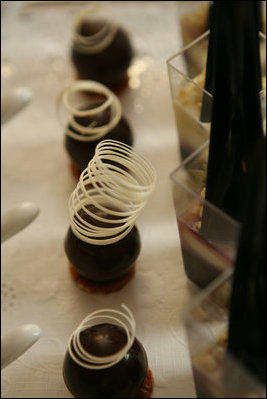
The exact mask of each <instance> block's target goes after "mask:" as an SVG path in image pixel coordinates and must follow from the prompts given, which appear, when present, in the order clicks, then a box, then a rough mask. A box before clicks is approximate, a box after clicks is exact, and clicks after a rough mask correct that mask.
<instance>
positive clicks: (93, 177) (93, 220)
mask: <svg viewBox="0 0 267 399" xmlns="http://www.w3.org/2000/svg"><path fill="white" fill-rule="evenodd" d="M110 162H112V163H110ZM155 179H156V172H155V169H154V167H153V166H152V164H151V163H150V162H149V161H148V160H146V159H145V158H144V157H142V156H141V155H139V154H137V153H136V152H135V151H134V150H133V148H132V147H130V146H128V145H126V144H123V143H120V142H118V141H115V140H103V141H101V142H100V143H99V144H98V145H97V146H96V150H95V155H94V157H93V158H92V159H91V160H90V162H89V164H88V167H87V168H86V169H85V170H84V171H83V172H82V174H81V176H80V179H79V182H78V184H77V187H76V189H75V190H74V191H73V193H72V194H71V196H70V198H69V213H70V225H71V229H72V231H73V233H74V234H75V235H76V236H77V237H78V238H79V239H80V240H82V241H84V242H87V243H90V244H96V245H107V244H113V243H114V242H116V241H119V240H121V239H122V238H123V237H125V236H126V235H127V234H128V233H129V232H130V231H131V229H132V228H133V226H134V224H135V221H136V219H137V217H138V215H139V213H140V212H141V210H142V208H143V207H144V206H145V205H146V203H147V201H148V197H149V196H150V194H151V192H152V190H153V188H154V186H155Z"/></svg>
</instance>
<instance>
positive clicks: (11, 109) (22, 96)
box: [1, 87, 32, 125]
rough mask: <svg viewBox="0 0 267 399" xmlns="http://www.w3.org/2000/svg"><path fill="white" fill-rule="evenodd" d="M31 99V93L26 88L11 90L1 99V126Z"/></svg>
mask: <svg viewBox="0 0 267 399" xmlns="http://www.w3.org/2000/svg"><path fill="white" fill-rule="evenodd" d="M31 99H32V91H31V90H30V89H28V88H27V87H17V88H15V89H11V90H10V91H8V92H7V93H6V94H4V95H3V96H2V99H1V124H2V125H3V124H4V123H6V122H7V121H8V120H9V119H10V118H12V117H13V116H15V115H16V114H17V113H18V112H19V111H21V110H22V109H23V108H24V107H25V106H26V105H27V104H29V102H30V101H31Z"/></svg>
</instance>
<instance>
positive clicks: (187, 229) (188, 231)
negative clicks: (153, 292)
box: [170, 141, 240, 287]
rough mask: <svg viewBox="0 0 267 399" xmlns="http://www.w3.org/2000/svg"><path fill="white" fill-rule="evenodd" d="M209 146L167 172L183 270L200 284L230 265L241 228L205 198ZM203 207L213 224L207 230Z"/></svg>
mask: <svg viewBox="0 0 267 399" xmlns="http://www.w3.org/2000/svg"><path fill="white" fill-rule="evenodd" d="M208 148H209V141H207V142H206V143H205V144H204V145H203V146H201V147H200V148H199V149H198V150H197V151H195V152H194V153H193V154H192V155H191V156H190V157H189V158H187V159H186V160H185V161H183V162H182V163H181V165H180V166H178V168H176V169H175V170H174V171H173V172H172V173H171V176H170V177H171V182H172V196H173V202H174V208H175V213H176V218H177V226H178V230H179V236H180V242H181V249H182V255H183V263H184V268H185V272H186V274H187V276H188V278H189V279H190V280H191V281H193V282H194V283H195V284H197V285H198V286H200V287H206V286H207V285H208V284H210V283H211V282H212V281H213V280H214V279H215V278H216V277H217V276H219V275H220V274H221V273H223V272H224V271H226V270H229V269H231V268H232V267H233V265H234V262H235V256H236V249H237V245H238V240H239V231H240V224H239V223H237V222H236V221H235V220H233V219H232V218H230V217H229V216H228V215H226V214H225V213H224V212H222V211H221V210H220V209H218V208H216V207H215V206H213V205H212V204H211V203H208V202H207V201H205V185H206V173H207V156H208ZM204 210H205V212H209V216H210V218H211V220H212V221H213V222H214V225H215V226H216V228H215V229H213V230H210V231H208V233H207V230H203V220H204V219H203V211H204ZM204 223H205V220H204Z"/></svg>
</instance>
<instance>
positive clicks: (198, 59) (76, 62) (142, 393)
mask: <svg viewBox="0 0 267 399" xmlns="http://www.w3.org/2000/svg"><path fill="white" fill-rule="evenodd" d="M205 3H206V4H205V6H204V8H199V10H198V12H197V14H196V15H193V14H191V15H190V17H185V18H184V19H183V20H182V21H181V28H182V32H183V39H184V40H185V41H187V43H189V42H191V41H192V40H193V39H196V38H197V40H195V41H194V42H193V45H194V44H195V43H197V42H198V43H199V45H200V46H199V47H198V50H197V51H194V50H193V51H191V52H190V54H189V53H188V54H183V55H184V60H185V61H186V62H185V65H183V67H182V73H180V76H179V79H178V80H177V73H176V72H177V71H176V66H174V64H173V65H172V63H171V62H172V60H173V57H172V58H171V59H169V60H168V72H169V77H170V84H171V91H172V100H173V108H174V115H175V119H176V124H177V130H178V135H179V145H180V151H181V158H182V162H181V164H180V165H179V166H178V168H177V169H176V170H175V171H174V172H173V173H172V174H171V176H170V177H171V181H172V195H173V200H174V210H175V214H176V218H177V226H178V233H179V237H180V243H181V251H182V257H183V263H184V269H185V272H186V275H187V277H188V279H189V280H191V281H192V282H193V283H194V284H196V286H198V288H201V289H202V288H207V287H210V284H212V283H214V281H216V279H218V278H220V276H221V275H222V274H224V273H225V272H227V273H231V274H232V273H233V271H234V269H235V265H236V262H237V260H238V259H239V246H240V235H241V233H242V223H240V222H239V221H237V220H236V218H235V217H234V216H231V215H229V214H228V213H227V212H226V211H224V210H223V209H220V208H219V206H217V204H215V205H214V204H212V203H211V202H210V201H209V199H207V190H206V188H207V186H209V184H208V183H209V182H210V167H209V161H210V158H209V155H210V154H209V151H210V148H211V147H212V146H211V145H210V141H209V139H210V138H212V137H213V134H214V126H213V121H212V117H213V112H214V109H215V110H216V106H215V108H213V105H214V104H213V96H212V95H211V94H210V92H209V91H208V90H207V89H206V80H207V75H208V74H209V71H208V68H207V67H206V64H207V54H206V55H205V56H203V54H204V52H206V53H207V50H208V39H209V34H210V33H209V32H208V31H207V24H208V13H209V12H210V11H209V7H208V4H209V2H205ZM192 25H195V27H196V30H194V29H193V28H192ZM231 26H232V25H231ZM72 33H73V35H72V42H71V54H70V57H71V62H72V65H73V67H74V70H75V72H74V74H75V77H74V79H73V81H72V82H71V83H70V84H68V86H67V87H65V88H62V91H61V93H60V94H59V96H58V99H57V112H58V114H57V116H58V119H59V121H60V123H61V127H62V130H61V133H62V132H63V136H64V138H63V141H64V147H65V150H66V153H67V155H68V158H69V166H70V173H71V174H72V175H73V177H74V178H75V184H76V187H75V189H74V190H73V191H72V193H71V194H70V196H69V199H68V213H69V226H68V230H67V231H66V234H65V238H64V242H62V246H63V247H64V252H65V256H66V264H67V270H68V272H69V275H70V277H71V279H72V280H71V281H72V282H74V283H75V284H76V285H77V286H78V287H79V288H80V289H81V290H82V291H85V292H86V293H87V294H88V295H89V296H90V295H93V294H100V295H104V299H106V300H107V302H108V301H109V294H111V293H114V292H116V291H118V290H121V289H122V288H123V287H125V286H126V285H127V283H128V282H129V281H131V279H132V278H133V277H134V276H135V273H137V272H138V268H137V260H138V257H139V255H140V252H141V248H142V240H141V238H142V237H141V235H140V232H139V229H138V227H137V225H136V222H137V220H138V217H139V215H140V214H141V212H142V210H143V209H144V207H145V206H146V205H147V203H148V201H149V198H150V197H151V195H152V193H153V190H154V189H155V185H156V171H155V167H154V166H153V164H152V163H151V162H150V161H149V160H148V159H147V158H146V157H144V156H143V155H142V154H140V153H139V152H137V151H136V150H135V148H134V144H135V135H134V131H133V129H132V127H131V124H130V123H129V122H128V120H127V118H126V117H125V115H124V110H123V106H122V102H121V101H120V94H121V93H122V90H126V88H127V70H128V68H129V66H130V65H131V61H132V58H133V55H134V49H133V47H132V44H131V40H130V38H129V36H128V35H127V33H126V31H124V29H123V28H122V27H120V26H118V25H117V24H115V23H114V22H113V21H109V20H106V19H103V18H95V17H94V15H92V13H91V11H90V12H89V13H86V12H83V14H81V15H78V17H77V18H76V20H75V24H74V28H73V32H72ZM187 34H189V36H187ZM191 34H192V35H195V36H194V37H192V35H191ZM262 38H263V39H264V37H262ZM190 46H191V45H190V43H189V45H188V46H187V47H186V50H185V51H187V50H188V49H190ZM183 50H184V49H183ZM185 71H186V72H187V73H188V76H186V74H185ZM188 71H189V72H188ZM262 78H263V82H265V81H264V77H262ZM264 84H265V83H264ZM262 100H263V102H264V97H262ZM204 104H205V109H204ZM215 105H217V104H215ZM217 107H218V106H217ZM217 109H218V108H217ZM262 110H263V107H262ZM208 188H209V187H208ZM209 193H210V191H209V192H208V194H209ZM207 216H208V217H207ZM207 220H208V221H209V220H212V223H211V226H210V225H208V223H207ZM228 288H229V287H228V286H227V289H228ZM226 296H227V299H229V297H230V292H229V290H228V291H227V293H226ZM229 307H230V304H229V301H227V305H226V306H225V308H226V309H227V311H229ZM187 311H188V310H187ZM218 312H220V310H219V311H218ZM215 313H216V312H215ZM217 316H218V317H219V316H220V314H219V313H218V314H217V315H215V318H216V317H217ZM227 317H229V315H227V316H226V318H227ZM186 320H187V321H188V313H187V319H186ZM191 321H192V320H191ZM224 321H225V320H224ZM194 322H195V321H194V320H193V321H192V324H190V323H189V324H190V326H189V327H190V328H191V327H192V325H193V324H194ZM204 324H205V323H204ZM187 327H188V326H187ZM206 327H208V326H207V325H205V326H204V329H205V328H206ZM220 327H221V326H220ZM227 328H228V326H225V323H223V328H220V331H219V332H220V334H219V335H218V334H217V331H216V337H218V336H219V338H218V340H217V341H216V340H215V341H214V340H213V341H212V342H209V344H208V345H207V346H206V347H205V348H204V349H203V346H202V349H203V350H202V351H201V352H198V353H197V355H196V356H193V357H192V359H191V360H192V366H193V375H194V380H195V384H196V389H197V395H198V396H199V397H202V396H201V395H210V396H207V397H216V396H217V395H220V393H219V392H217V391H216V383H217V382H216V381H218V380H220V383H221V379H222V376H223V367H224V362H225V359H226V358H225V352H226V351H227V347H228V338H229V342H230V343H231V336H230V337H228V335H227ZM207 373H210V379H207V380H206V375H207ZM63 378H64V382H65V385H66V387H67V389H68V390H69V392H70V393H71V395H73V396H74V397H78V398H79V397H81V398H82V397H92V398H93V397H133V398H134V397H150V396H151V395H152V392H153V385H154V379H153V370H151V369H150V367H149V359H148V358H147V355H146V351H145V348H144V347H143V345H142V343H141V342H140V341H139V340H138V339H137V337H136V324H135V318H134V314H133V313H132V311H131V310H130V309H129V308H128V307H127V306H126V305H124V304H123V305H122V309H120V310H118V309H115V308H114V309H112V308H111V307H104V308H103V309H98V310H95V311H93V312H92V313H90V314H89V315H87V316H86V317H85V318H84V319H83V320H82V321H81V322H80V324H79V325H78V326H77V328H76V329H75V330H74V331H73V333H72V334H71V336H70V338H69V342H68V346H67V350H66V352H65V357H64V362H63ZM210 380H212V381H215V388H214V387H213V386H209V384H210ZM213 388H214V389H213ZM220 388H221V387H220ZM231 389H232V387H231ZM203 392H204V393H203ZM230 392H231V393H232V390H231V391H230ZM260 392H261V391H260ZM227 394H228V392H227ZM238 394H239V393H237V394H236V395H238ZM253 394H254V386H253V387H252V388H251V387H249V393H248V392H247V391H245V393H244V395H247V396H249V397H250V395H253ZM229 395H230V394H229ZM247 396H244V397H247ZM236 397H238V396H236Z"/></svg>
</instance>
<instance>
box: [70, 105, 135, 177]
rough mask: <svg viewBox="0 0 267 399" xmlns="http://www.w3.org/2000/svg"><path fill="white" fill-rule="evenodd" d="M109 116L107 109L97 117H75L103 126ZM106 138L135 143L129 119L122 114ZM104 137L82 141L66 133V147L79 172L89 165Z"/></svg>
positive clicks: (81, 120)
mask: <svg viewBox="0 0 267 399" xmlns="http://www.w3.org/2000/svg"><path fill="white" fill-rule="evenodd" d="M108 118H109V111H108V110H105V111H103V112H101V114H99V116H98V117H97V118H92V117H74V119H75V120H76V121H77V122H78V123H79V124H81V125H84V126H88V125H89V124H90V122H93V121H95V122H96V124H95V126H96V127H97V126H101V125H103V124H105V123H107V121H108ZM68 129H70V130H71V131H73V132H75V133H76V134H77V135H79V132H78V131H77V130H76V129H75V128H74V127H73V126H72V125H71V124H69V125H68ZM104 137H105V139H112V140H117V141H120V142H122V143H125V144H128V145H133V141H134V139H133V133H132V130H131V127H130V125H129V123H128V122H127V120H126V119H125V118H124V117H123V116H122V117H121V119H120V121H119V123H118V124H117V125H116V126H115V127H114V128H113V129H111V130H110V131H109V132H108V133H107V134H106V135H105V136H104ZM101 140H102V138H100V139H97V140H93V141H80V140H77V139H75V138H73V137H70V136H69V135H68V134H67V133H66V134H65V148H66V151H67V153H68V155H69V156H70V158H71V161H72V162H73V164H74V166H75V167H76V169H77V171H78V173H81V172H82V171H83V170H84V169H85V168H86V167H87V165H88V162H89V161H90V159H91V158H93V156H94V153H95V148H96V146H97V144H98V143H99V142H100V141H101Z"/></svg>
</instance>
